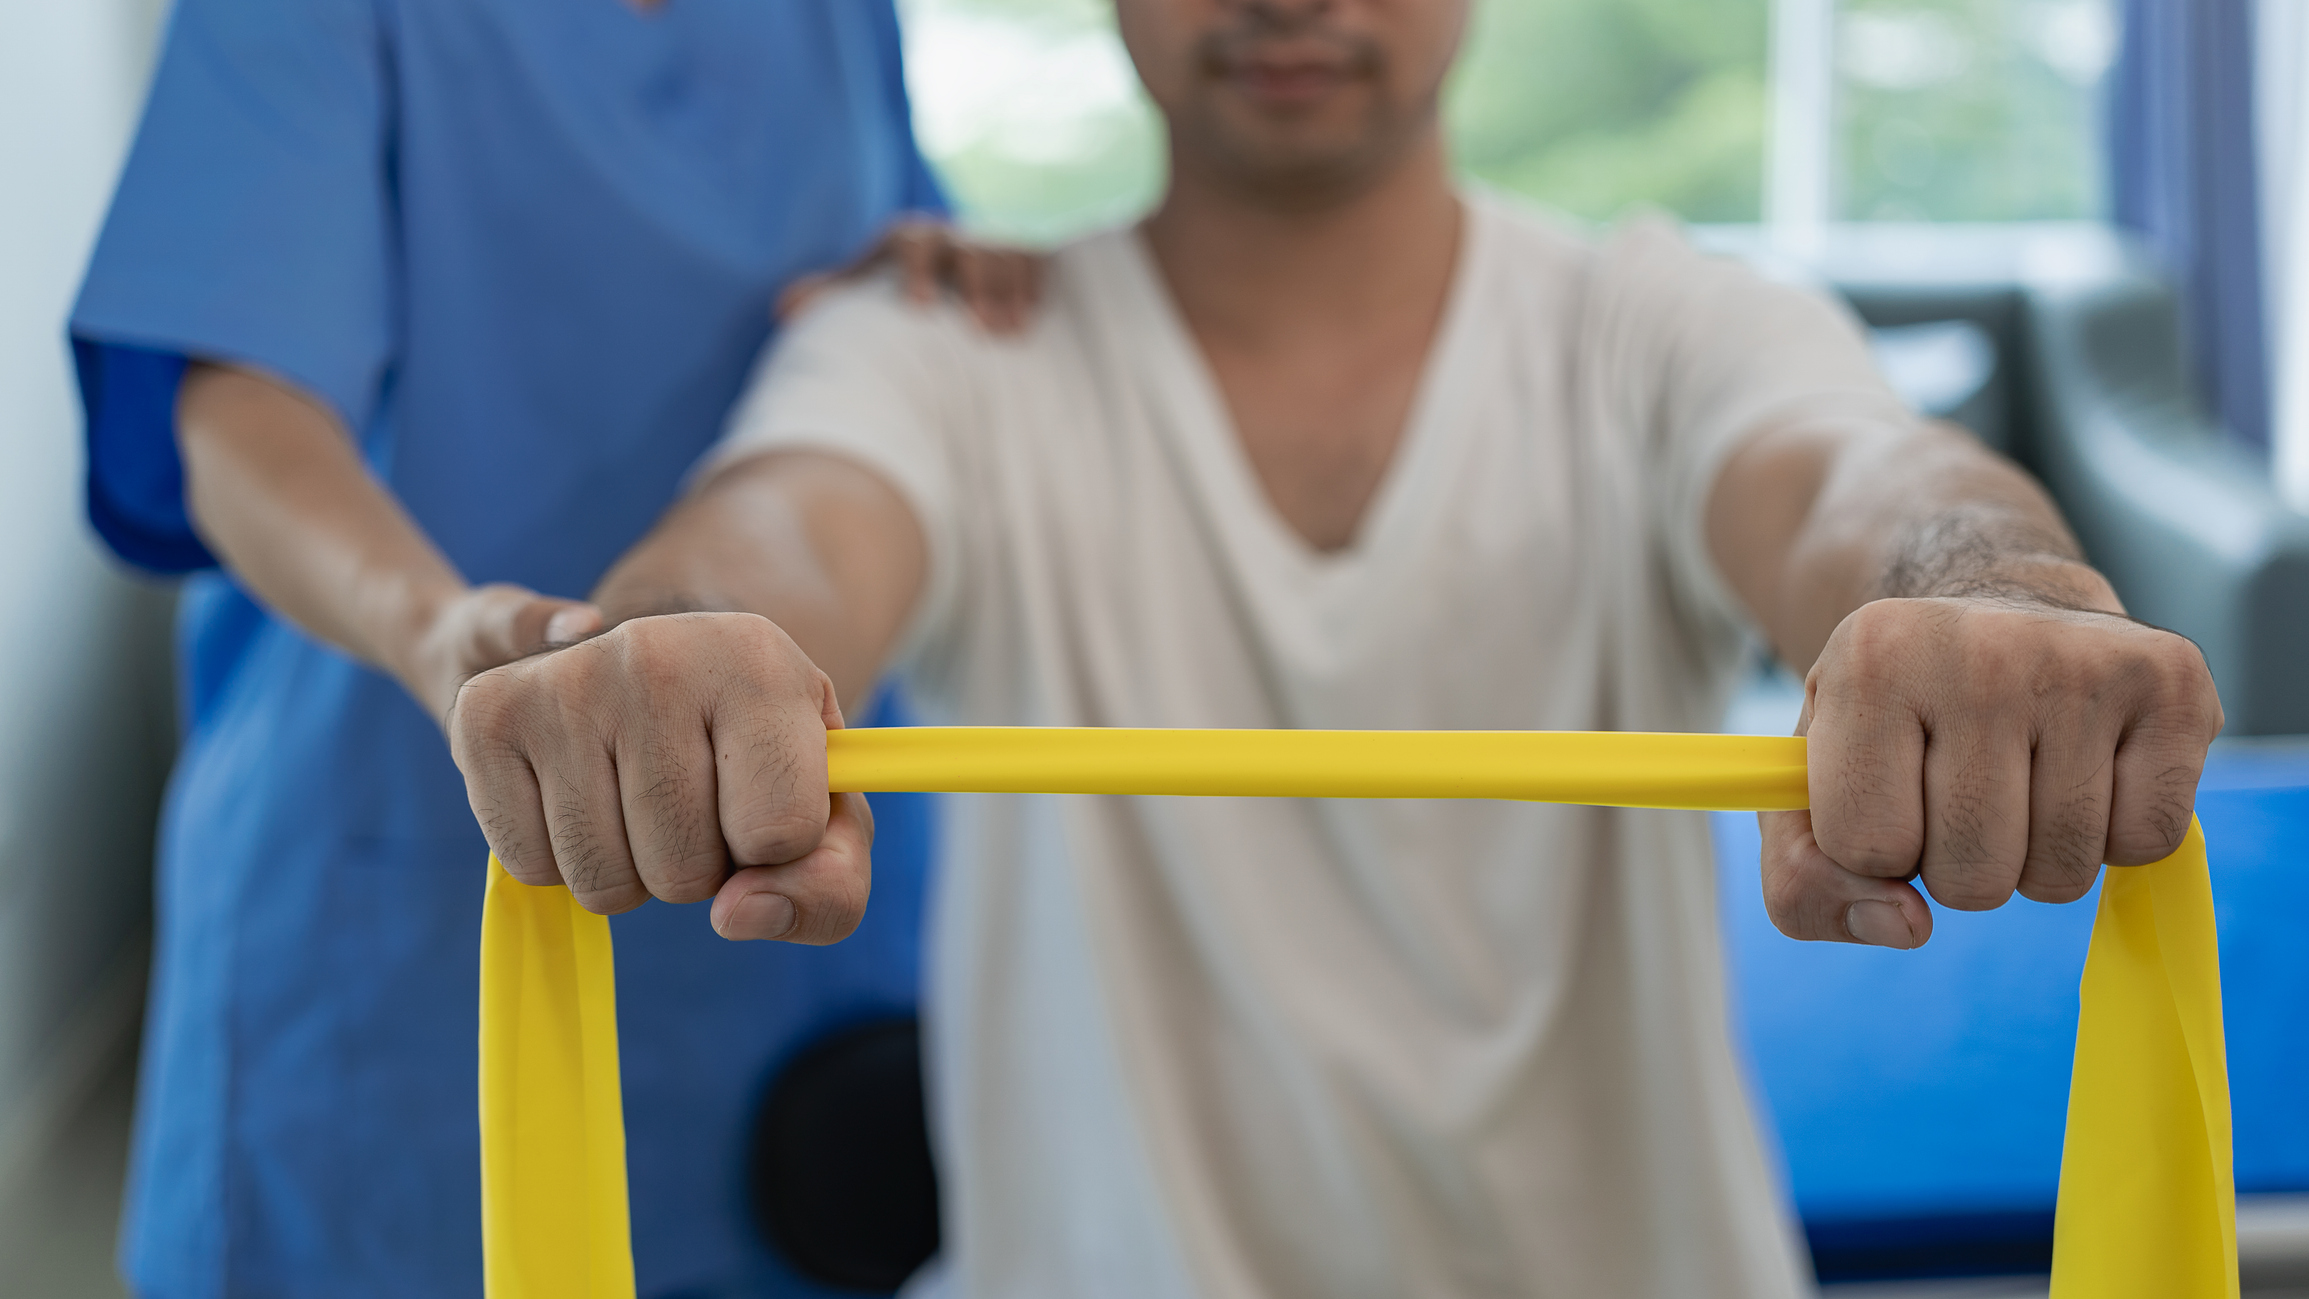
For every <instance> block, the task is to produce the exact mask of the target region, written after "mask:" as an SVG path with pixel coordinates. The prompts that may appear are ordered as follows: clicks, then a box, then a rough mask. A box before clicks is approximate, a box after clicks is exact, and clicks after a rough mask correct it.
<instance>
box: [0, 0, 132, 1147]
mask: <svg viewBox="0 0 2309 1299" xmlns="http://www.w3.org/2000/svg"><path fill="white" fill-rule="evenodd" d="M160 7H161V0H0V1182H5V1181H6V1180H7V1179H9V1178H11V1176H12V1175H13V1174H14V1172H15V1171H16V1170H17V1169H18V1168H19V1167H20V1166H21V1161H22V1160H23V1159H24V1158H25V1157H26V1156H27V1155H28V1154H29V1153H31V1150H32V1148H33V1143H34V1142H36V1141H37V1139H38V1138H39V1137H40V1136H41V1135H42V1134H43V1133H44V1132H45V1131H46V1130H47V1129H48V1128H49V1127H50V1126H52V1125H53V1124H54V1123H56V1122H57V1121H59V1120H60V1119H61V1118H63V1117H65V1115H66V1114H67V1113H68V1112H69V1110H70V1108H71V1107H72V1105H73V1103H74V1101H75V1100H76V1099H77V1093H78V1092H79V1090H80V1089H82V1088H84V1087H85V1086H86V1085H87V1083H88V1081H89V1077H90V1074H91V1071H92V1070H94V1069H96V1068H98V1067H100V1066H101V1065H103V1064H104V1063H105V1056H106V1054H107V1053H108V1052H110V1051H113V1050H115V1049H116V1048H117V1046H118V1044H119V1043H120V1041H121V1039H122V1036H123V1033H124V1031H125V1030H127V1029H128V1028H130V1027H132V1025H133V1022H134V1021H133V1015H134V1012H135V1010H136V1006H137V1004H138V994H139V991H140V987H139V984H140V975H139V967H140V965H141V949H142V946H143V939H144V930H145V917H146V916H147V914H148V913H149V906H148V898H149V894H150V885H149V880H150V870H149V862H150V856H151V835H152V802H153V798H154V795H155V791H156V789H157V785H158V780H159V777H160V774H161V772H162V771H163V770H164V769H165V764H166V761H167V755H168V752H169V750H170V749H171V748H172V747H173V742H174V737H173V734H172V731H171V725H170V720H169V713H168V700H167V693H166V688H167V672H166V662H167V657H166V656H167V645H166V620H167V593H166V592H165V591H164V590H162V589H160V588H159V587H157V586H153V585H151V584H146V583H139V582H134V581H131V580H129V579H128V578H126V577H124V576H123V575H122V574H121V573H120V572H119V571H117V570H116V569H115V568H114V567H113V566H112V565H110V564H109V563H108V562H107V561H106V560H105V559H104V558H103V557H102V556H101V554H100V552H99V549H98V547H97V545H96V543H95V542H94V540H93V539H92V538H91V537H90V536H89V535H88V532H87V528H86V525H85V524H84V523H83V522H82V521H81V508H80V493H81V487H80V475H81V461H80V448H79V429H80V422H79V420H80V417H79V409H78V406H77V404H76V401H75V398H74V395H73V388H72V383H71V372H70V368H69V358H68V354H67V350H66V346H65V340H64V317H65V312H66V310H67V308H68V306H69V304H70V302H71V298H72V293H73V290H74V288H75V286H76V284H77V282H78V280H79V277H80V270H81V266H82V263H83V262H84V261H85V260H86V257H87V254H88V247H89V244H90V241H91V240H92V239H93V238H94V235H95V231H96V225H97V222H98V220H99V219H100V218H101V216H102V214H103V210H104V205H105V202H106V200H107V199H108V198H109V196H110V192H111V188H112V182H113V177H114V175H115V173H116V172H117V171H118V169H119V165H120V159H121V155H122V153H123V151H124V149H125V147H126V145H127V141H128V136H129V132H130V131H131V130H132V129H133V127H134V124H135V117H136V112H137V109H138V106H139V103H140V100H141V98H142V95H143V88H144V83H145V79H146V76H147V73H148V70H149V66H150V62H151V54H152V46H153V38H154V36H155V33H156V28H157V26H158V21H159V17H160V14H159V11H160Z"/></svg>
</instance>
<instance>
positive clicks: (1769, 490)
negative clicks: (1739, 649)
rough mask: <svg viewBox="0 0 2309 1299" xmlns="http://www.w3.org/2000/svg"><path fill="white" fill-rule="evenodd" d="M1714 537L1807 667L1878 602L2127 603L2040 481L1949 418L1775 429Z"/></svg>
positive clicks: (1736, 465)
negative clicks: (1940, 422) (1889, 425)
mask: <svg viewBox="0 0 2309 1299" xmlns="http://www.w3.org/2000/svg"><path fill="white" fill-rule="evenodd" d="M1710 536H1711V541H1712V542H1713V544H1714V547H1715V549H1716V553H1717V556H1718V558H1719V560H1721V561H1723V562H1724V567H1725V570H1726V574H1727V576H1728V577H1729V578H1730V579H1731V581H1732V584H1733V586H1734V587H1735V588H1736V589H1737V590H1738V592H1739V594H1740V595H1741V596H1742V598H1743V599H1744V600H1746V601H1747V602H1748V604H1749V607H1750V609H1751V610H1752V611H1753V612H1754V613H1755V615H1756V617H1757V618H1758V620H1759V621H1760V622H1761V623H1762V624H1763V628H1764V631H1765V633H1766V634H1767V635H1768V636H1770V637H1771V639H1772V641H1773V644H1774V646H1775V648H1776V649H1777V650H1778V651H1779V652H1780V654H1781V656H1782V658H1783V659H1784V660H1785V661H1786V662H1788V663H1789V665H1790V666H1792V667H1794V668H1796V669H1797V670H1798V671H1802V670H1803V669H1804V668H1806V667H1808V666H1809V665H1810V664H1811V662H1812V660H1813V659H1814V658H1816V657H1817V656H1818V655H1819V653H1820V649H1821V647H1822V646H1824V645H1825V644H1826V643H1827V641H1828V637H1829V636H1830V634H1832V633H1833V632H1834V631H1835V629H1836V626H1837V624H1838V623H1840V622H1842V621H1843V619H1844V618H1845V616H1846V615H1848V614H1850V613H1851V612H1852V611H1853V610H1854V609H1857V608H1858V607H1860V606H1861V605H1862V604H1865V603H1867V602H1868V601H1870V600H1877V599H1886V598H1916V597H1933V596H1962V597H1968V598H1980V597H1990V598H1998V599H2006V600H2010V601H2013V602H2015V603H2026V604H2031V605H2035V606H2038V607H2044V608H2057V609H2070V610H2079V611H2095V612H2104V613H2122V612H2123V606H2122V605H2120V604H2119V603H2118V602H2117V599H2116V595H2115V592H2114V591H2113V590H2111V589H2110V587H2109V584H2108V582H2107V581H2106V580H2105V579H2103V578H2102V577H2101V576H2100V574H2099V573H2097V572H2095V571H2093V569H2092V568H2091V567H2089V566H2088V565H2086V564H2085V562H2084V559H2083V554H2082V551H2081V550H2080V549H2079V548H2078V546H2077V543H2076V539H2075V537H2074V536H2073V535H2072V534H2071V533H2070V532H2069V530H2068V526H2067V525H2066V524H2065V523H2064V522H2063V521H2062V520H2061V517H2060V513H2059V511H2058V510H2057V509H2056V508H2054V506H2053V504H2052V501H2051V499H2050V498H2049V497H2047V496H2046V495H2045V493H2044V490H2043V489H2042V488H2040V487H2039V486H2037V484H2036V483H2035V482H2034V481H2033V480H2031V479H2030V478H2029V477H2028V476H2027V475H2026V474H2024V473H2022V472H2021V471H2020V470H2019V469H2018V468H2016V467H2014V466H2013V465H2012V464H2010V463H2009V462H2007V461H2005V460H2003V459H2001V458H1999V457H1997V456H1995V455H1993V454H1991V453H1990V452H1989V451H1987V450H1986V449H1985V448H1983V447H1982V446H1980V444H1979V443H1977V442H1975V441H1974V440H1973V439H1972V438H1971V437H1970V436H1969V435H1967V434H1964V433H1962V432H1960V431H1958V430H1955V429H1951V428H1947V427H1944V426H1935V425H1918V426H1917V427H1915V428H1912V429H1907V430H1863V431H1855V430H1848V429H1836V428H1823V429H1786V430H1774V431H1771V432H1767V433H1765V434H1763V435H1761V436H1759V437H1757V438H1756V439H1754V440H1753V441H1752V442H1751V443H1750V444H1749V445H1747V446H1745V447H1743V448H1742V449H1741V450H1740V451H1739V452H1738V453H1736V454H1735V455H1734V457H1733V459H1732V460H1731V462H1729V463H1728V464H1727V465H1726V467H1725V471H1724V481H1723V482H1721V483H1719V486H1718V488H1717V495H1716V499H1715V502H1714V507H1713V508H1712V509H1711V512H1710Z"/></svg>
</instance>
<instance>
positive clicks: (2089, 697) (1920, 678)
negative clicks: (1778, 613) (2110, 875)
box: [1761, 597, 2222, 947]
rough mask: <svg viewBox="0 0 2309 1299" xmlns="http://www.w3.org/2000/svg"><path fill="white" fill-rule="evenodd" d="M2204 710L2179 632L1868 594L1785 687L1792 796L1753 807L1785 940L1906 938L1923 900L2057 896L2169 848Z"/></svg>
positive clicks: (1964, 600) (2199, 765)
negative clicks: (1801, 676)
mask: <svg viewBox="0 0 2309 1299" xmlns="http://www.w3.org/2000/svg"><path fill="white" fill-rule="evenodd" d="M2221 721H2222V718H2221V701H2220V698H2219V697H2218V696H2217V695H2216V694H2215V692H2214V690H2213V677H2212V674H2211V673H2210V672H2209V671H2207V670H2206V667H2205V660H2204V656H2203V655H2202V654H2200V653H2198V651H2197V647H2196V646H2195V645H2194V644H2192V643H2190V642H2189V641H2188V640H2186V639H2184V638H2182V637H2180V636H2176V635H2174V634H2173V633H2171V632H2167V631H2160V630H2158V629H2157V628H2154V627H2150V626H2147V625H2145V624H2142V623H2138V622H2134V621H2132V620H2130V619H2128V618H2125V617H2123V616H2122V615H2118V614H2111V613H2093V612H2077V611H2072V610H2067V609H2059V608H2052V607H2045V606H2038V605H2032V604H2030V603H2028V602H2026V601H2025V599H2012V598H2002V597H1986V598H1981V597H1936V598H1927V599H1900V600H1878V601H1875V602H1874V603H1871V604H1866V605H1863V606H1861V607H1860V608H1859V609H1857V610H1855V611H1854V612H1853V613H1852V614H1851V616H1849V617H1847V618H1845V619H1844V621H1843V623H1842V624H1841V625H1840V626H1838V627H1837V629H1836V632H1835V634H1834V635H1833V636H1831V637H1830V638H1829V640H1828V645H1827V648H1826V649H1824V650H1823V651H1821V654H1820V658H1819V661H1818V662H1817V663H1815V664H1813V666H1812V671H1811V673H1810V675H1809V676H1808V677H1807V678H1806V680H1805V682H1804V719H1803V721H1802V723H1800V724H1799V726H1798V731H1799V733H1801V734H1805V735H1808V736H1809V737H1810V739H1811V745H1810V748H1811V754H1810V765H1811V794H1812V807H1811V810H1810V811H1808V812H1771V813H1766V814H1764V815H1763V816H1762V817H1761V821H1762V824H1763V837H1764V863H1763V864H1764V904H1765V907H1766V909H1767V910H1768V911H1769V912H1770V913H1771V916H1772V922H1773V923H1774V924H1776V925H1778V926H1779V927H1780V930H1781V932H1783V933H1786V934H1787V935H1789V936H1790V937H1792V938H1805V939H1825V940H1830V941H1839V942H1862V943H1874V944H1877V945H1880V946H1885V947H1916V946H1919V945H1920V944H1922V943H1923V942H1924V941H1925V939H1927V938H1929V937H1931V935H1932V913H1931V911H1930V909H1929V908H1927V907H1926V906H1925V904H1924V899H1923V898H1922V897H1920V896H1919V895H1918V894H1917V892H1916V889H1915V888H1914V887H1913V886H1912V885H1911V884H1910V883H1908V882H1907V881H1910V880H1915V879H1921V880H1922V882H1923V884H1924V887H1925V888H1926V889H1929V890H1930V891H1931V893H1932V896H1933V897H1934V898H1936V899H1938V900H1939V902H1940V903H1941V904H1942V905H1943V906H1948V907H1954V908H1956V909H1958V910H1963V911H1985V910H1988V909H1989V908H1992V907H1997V906H2001V905H2003V904H2004V902H2005V901H2006V900H2007V899H2009V898H2010V897H2011V896H2012V895H2013V893H2014V892H2016V891H2017V892H2018V893H2020V895H2021V896H2023V897H2026V898H2031V899H2034V900H2036V901H2039V902H2071V901H2074V900H2076V899H2077V898H2080V897H2082V896H2084V894H2085V893H2086V892H2087V891H2088V890H2090V889H2091V888H2092V885H2093V880H2094V879H2095V878H2096V877H2097V875H2098V874H2099V870H2100V866H2101V864H2102V863H2103V862H2106V863H2108V864H2110V865H2112V866H2138V865H2145V864H2147V863H2149V862H2153V861H2157V860H2159V859H2161V858H2163V857H2165V856H2167V855H2169V854H2171V853H2172V852H2173V851H2174V850H2176V849H2177V848H2179V847H2180V845H2181V839H2182V837H2183V836H2184V835H2185V834H2186V833H2187V831H2188V828H2189V817H2190V815H2191V813H2192V812H2193V811H2194V808H2195V805H2196V793H2197V776H2198V774H2199V773H2200V772H2201V771H2202V770H2203V768H2204V765H2205V750H2206V748H2207V746H2208V745H2210V744H2211V743H2212V741H2213V737H2214V736H2215V735H2217V734H2219V733H2220V730H2221Z"/></svg>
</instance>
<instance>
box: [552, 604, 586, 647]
mask: <svg viewBox="0 0 2309 1299" xmlns="http://www.w3.org/2000/svg"><path fill="white" fill-rule="evenodd" d="M592 617H593V615H592V611H591V610H588V609H564V610H562V611H561V612H559V613H557V614H555V615H553V616H552V617H551V618H548V619H546V620H545V639H546V641H547V642H548V643H551V644H554V645H559V644H561V643H562V642H564V641H573V640H576V639H577V638H578V637H579V636H581V635H583V634H584V631H585V627H586V624H587V623H589V622H591V621H592Z"/></svg>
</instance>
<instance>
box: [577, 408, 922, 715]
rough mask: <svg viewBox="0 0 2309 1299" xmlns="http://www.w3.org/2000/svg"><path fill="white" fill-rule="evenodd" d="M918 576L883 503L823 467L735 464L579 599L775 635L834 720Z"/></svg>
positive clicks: (860, 683) (840, 463)
mask: <svg viewBox="0 0 2309 1299" xmlns="http://www.w3.org/2000/svg"><path fill="white" fill-rule="evenodd" d="M926 567H927V561H926V549H925V546H924V542H923V537H922V532H921V528H920V525H919V524H918V523H917V522H916V521H915V518H914V515H913V512H912V511H911V510H909V509H908V508H907V507H906V505H905V503H904V502H903V501H902V500H901V499H900V498H899V496H898V495H897V493H896V492H894V491H893V490H891V488H890V487H889V486H888V485H887V484H885V483H884V482H882V480H881V479H879V478H877V477H875V476H874V475H873V474H871V473H869V472H867V471H866V470H864V469H862V468H860V467H858V466H856V465H854V464H851V463H849V462H848V461H844V460H840V459H838V458H834V457H830V456H821V455H813V454H807V453H802V454H791V455H775V456H764V457H759V458H757V459H754V460H749V461H744V462H741V463H739V464H737V465H734V466H731V467H730V468H728V469H726V470H724V471H722V472H721V473H719V474H717V475H715V476H714V478H713V479H712V480H711V481H710V482H708V483H707V484H706V485H705V486H704V487H703V488H702V489H701V490H699V491H697V492H695V493H693V494H692V495H691V496H690V497H688V498H687V499H686V500H684V501H682V502H681V504H679V505H678V506H676V507H675V508H674V509H673V510H672V511H671V512H670V513H669V514H668V515H667V516H666V517H665V519H664V520H663V521H662V522H660V523H659V524H658V526H657V528H656V529H655V530H653V531H652V532H651V533H650V534H649V536H647V537H646V538H644V539H643V540H642V541H641V543H640V544H638V545H636V546H635V547H634V548H633V549H632V550H631V551H629V552H628V553H627V554H626V556H625V558H623V559H621V560H619V561H618V563H617V565H616V566H615V567H614V568H612V569H611V570H610V571H609V573H608V575H607V576H606V577H604V578H603V579H602V582H601V584H600V585H599V586H598V587H596V588H595V590H594V593H593V599H594V603H595V604H597V605H599V606H600V607H601V610H602V612H603V614H604V616H605V617H606V618H607V620H608V621H610V622H613V623H614V622H618V621H622V620H624V619H629V618H638V617H644V616H647V615H651V614H664V613H693V612H733V613H752V614H758V615H760V616H762V617H764V618H768V619H769V620H770V621H772V622H774V623H776V624H778V626H779V627H780V628H781V629H783V630H784V631H785V633H786V634H787V635H788V636H791V637H792V638H793V639H794V643H795V644H796V645H798V646H800V647H801V649H802V652H803V653H804V654H807V655H808V656H809V657H810V660H811V662H813V663H815V664H816V665H817V666H818V668H819V670H820V671H822V672H824V673H825V674H826V675H827V676H828V677H830V678H832V680H833V682H834V689H835V691H836V693H837V694H838V695H839V696H840V697H841V699H842V703H843V707H844V708H845V709H851V708H854V707H855V706H856V705H857V704H859V703H860V702H862V700H863V698H864V696H865V694H866V692H867V691H868V690H870V689H871V688H872V687H873V684H874V682H875V680H876V679H877V678H878V677H879V676H880V675H881V672H882V668H883V665H884V662H885V660H886V659H887V657H888V655H889V653H890V651H891V649H892V647H893V646H894V644H895V642H896V640H897V637H898V634H899V632H900V630H901V628H902V626H903V624H904V622H905V619H906V616H907V613H908V611H909V610H910V609H911V608H912V607H913V603H914V598H915V595H916V593H917V592H918V591H919V590H920V588H921V585H922V581H923V577H924V573H925V570H926Z"/></svg>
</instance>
